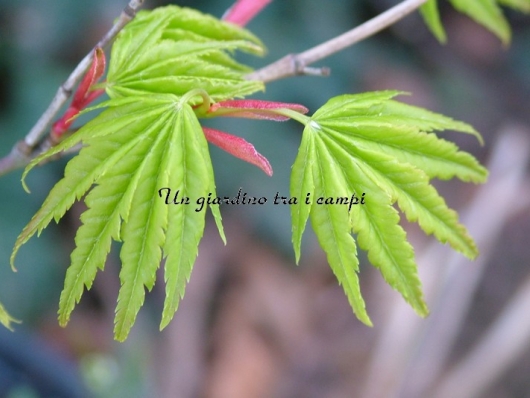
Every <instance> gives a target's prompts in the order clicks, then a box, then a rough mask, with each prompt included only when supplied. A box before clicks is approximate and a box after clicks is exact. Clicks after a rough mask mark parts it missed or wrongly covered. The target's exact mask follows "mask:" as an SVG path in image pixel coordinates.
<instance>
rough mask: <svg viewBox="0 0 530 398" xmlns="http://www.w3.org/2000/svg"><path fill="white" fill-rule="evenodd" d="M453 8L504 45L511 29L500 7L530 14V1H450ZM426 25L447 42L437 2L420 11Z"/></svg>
mask: <svg viewBox="0 0 530 398" xmlns="http://www.w3.org/2000/svg"><path fill="white" fill-rule="evenodd" d="M450 2H451V4H452V5H453V7H454V8H455V9H456V10H457V11H459V12H461V13H463V14H466V15H467V16H468V17H470V18H471V19H473V20H474V21H475V22H477V23H479V24H480V25H482V26H484V27H485V28H486V29H488V30H489V31H491V32H492V33H493V34H495V35H496V36H497V37H498V38H499V39H501V41H502V42H503V43H504V44H508V43H509V42H510V38H511V29H510V25H509V24H508V21H507V20H506V18H505V17H504V15H503V13H502V10H501V7H500V6H507V7H510V8H513V9H515V10H518V11H521V12H527V13H528V12H530V1H529V0H450ZM420 11H421V14H422V16H423V18H424V20H425V23H426V24H427V26H428V27H429V29H430V30H431V32H432V33H433V34H434V36H435V37H436V38H437V39H438V40H439V41H440V42H445V41H446V34H445V30H444V28H443V25H442V23H441V21H440V14H439V12H438V5H437V0H429V1H427V2H426V3H425V4H424V5H423V6H422V7H421V9H420Z"/></svg>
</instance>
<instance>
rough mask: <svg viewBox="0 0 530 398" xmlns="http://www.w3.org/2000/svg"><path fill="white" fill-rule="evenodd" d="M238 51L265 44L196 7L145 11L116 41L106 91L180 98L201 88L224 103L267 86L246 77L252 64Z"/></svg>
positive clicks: (114, 94)
mask: <svg viewBox="0 0 530 398" xmlns="http://www.w3.org/2000/svg"><path fill="white" fill-rule="evenodd" d="M233 50H242V51H246V52H250V53H254V54H261V53H262V52H263V47H262V46H261V43H260V42H259V40H258V39H256V38H255V37H254V36H253V35H251V34H250V33H249V32H247V31H246V30H244V29H242V28H239V27H236V26H234V25H232V24H228V23H225V22H222V21H219V20H217V19H215V18H213V17H211V16H208V15H204V14H201V13H199V12H197V11H194V10H190V9H187V8H179V7H176V6H167V7H162V8H159V9H157V10H155V11H151V12H147V11H143V12H141V13H139V15H138V16H137V18H135V20H134V21H133V22H131V23H130V24H128V25H127V26H126V27H125V29H124V30H123V31H122V32H120V34H119V35H118V38H117V39H116V42H115V43H114V45H113V48H112V54H111V60H112V62H111V65H110V67H109V73H108V77H107V83H106V89H107V93H108V94H109V96H110V97H112V98H114V97H119V96H123V95H141V94H142V93H145V92H148V93H171V94H175V95H179V96H181V95H184V94H185V93H187V92H188V91H190V90H193V89H197V88H201V89H204V90H206V91H207V92H208V94H209V95H210V96H211V97H212V98H213V99H214V100H216V101H219V100H225V99H231V98H234V97H238V96H245V95H248V94H251V93H253V92H256V91H259V90H262V89H263V84H262V83H261V82H257V81H250V80H246V79H245V78H244V75H245V73H248V72H249V70H250V68H247V67H245V66H243V65H241V64H239V63H237V62H236V61H235V60H233V59H232V58H231V57H230V55H229V53H228V52H229V51H233Z"/></svg>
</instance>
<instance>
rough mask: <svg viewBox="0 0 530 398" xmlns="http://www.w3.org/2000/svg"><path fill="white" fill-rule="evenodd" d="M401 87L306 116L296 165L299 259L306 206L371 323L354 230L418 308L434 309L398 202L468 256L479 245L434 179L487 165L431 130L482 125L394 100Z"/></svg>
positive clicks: (468, 174)
mask: <svg viewBox="0 0 530 398" xmlns="http://www.w3.org/2000/svg"><path fill="white" fill-rule="evenodd" d="M397 94H398V92H391V91H386V92H375V93H364V94H357V95H344V96H340V97H336V98H333V99H331V100H330V101H328V103H326V104H325V105H324V106H323V107H321V108H320V109H319V110H318V111H317V112H315V114H314V115H313V117H312V118H311V121H310V122H309V123H307V125H306V127H305V129H304V134H303V138H302V144H301V148H300V151H299V154H298V156H297V159H296V161H295V163H294V165H293V170H292V174H291V196H294V197H298V198H301V200H299V201H298V203H297V204H296V205H293V206H292V207H291V216H292V224H293V246H294V250H295V254H296V257H297V260H298V257H299V251H300V240H301V235H302V232H303V229H304V226H305V223H306V220H307V214H308V213H309V214H310V217H311V224H312V226H313V229H314V230H315V233H316V235H317V237H318V239H319V242H320V244H321V246H322V247H323V248H324V250H325V252H326V253H327V256H328V261H329V263H330V265H331V267H332V269H333V272H334V273H335V275H336V276H337V278H338V279H339V282H340V283H341V284H342V285H343V287H344V289H345V291H346V294H347V296H348V299H349V301H350V303H351V305H352V307H353V309H354V311H355V313H356V315H357V316H358V317H359V319H360V320H362V321H363V322H364V323H367V324H369V318H368V315H367V314H366V312H365V309H364V302H363V301H362V297H361V295H360V291H359V288H358V283H357V276H356V272H357V271H358V260H357V258H356V247H355V243H354V240H353V237H352V236H351V233H352V232H353V233H356V234H357V239H358V244H359V246H360V247H361V248H362V249H363V250H366V251H367V252H368V259H369V260H370V262H371V263H372V264H373V265H374V266H376V267H377V268H378V269H379V270H380V271H381V273H382V275H383V277H384V278H385V280H386V281H387V282H388V283H389V284H390V285H391V286H392V287H394V288H395V289H396V290H397V291H399V292H400V293H401V294H402V296H403V297H404V298H405V300H406V301H407V302H409V303H410V305H411V306H412V307H413V308H414V309H415V310H416V311H417V312H418V313H419V314H420V315H426V314H427V312H428V310H427V306H426V305H425V302H424V300H423V296H422V292H421V288H420V282H419V278H418V275H417V269H416V264H415V261H414V253H413V249H412V247H411V246H410V244H409V243H408V242H407V240H406V234H405V231H404V230H403V229H402V228H401V227H400V226H399V215H398V213H397V211H396V210H395V209H394V204H395V203H397V205H398V206H399V208H400V209H401V211H403V212H404V213H405V215H406V216H407V218H408V220H409V221H413V222H418V224H419V225H420V227H421V228H422V229H423V230H424V231H425V232H426V233H427V234H431V233H432V234H434V236H435V237H436V238H437V239H438V240H439V241H441V242H443V243H445V242H447V243H449V244H450V245H451V247H453V249H455V250H457V251H459V252H461V253H463V254H464V255H466V256H468V257H470V258H474V257H476V255H477V254H478V252H477V249H476V246H475V244H474V242H473V240H472V238H471V237H470V236H469V235H468V233H467V231H466V229H465V227H464V226H462V225H461V224H459V222H458V217H457V214H456V212H454V211H453V210H451V209H449V208H448V207H447V205H446V204H445V201H444V200H443V198H441V197H440V196H439V194H438V193H437V192H436V189H435V188H434V187H433V186H432V185H430V184H429V179H430V178H432V177H441V178H451V177H454V176H456V177H458V178H460V179H462V180H464V181H473V182H483V181H485V179H486V177H487V171H486V170H485V169H484V168H483V167H482V166H480V165H479V164H478V162H477V161H476V160H475V159H474V158H473V157H472V156H471V155H469V154H466V153H464V152H460V151H458V149H457V148H456V146H455V145H454V144H451V143H449V142H447V141H445V140H443V139H440V138H437V137H436V136H435V135H434V134H432V133H429V132H430V131H434V130H443V129H453V130H457V131H462V132H465V133H471V134H477V133H476V132H475V131H474V130H473V129H472V128H471V127H470V126H468V125H466V124H465V123H461V122H456V121H453V120H451V119H449V118H446V117H444V116H442V115H438V114H435V113H432V112H428V111H425V110H422V109H420V108H417V107H412V106H410V105H405V104H401V103H399V102H396V101H394V100H392V98H393V97H394V96H395V95H397ZM306 197H307V198H311V200H309V201H305V200H303V198H306ZM345 220H349V222H345Z"/></svg>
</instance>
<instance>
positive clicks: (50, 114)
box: [0, 0, 144, 175]
mask: <svg viewBox="0 0 530 398" xmlns="http://www.w3.org/2000/svg"><path fill="white" fill-rule="evenodd" d="M143 3H144V0H130V1H129V4H127V6H126V7H125V8H124V9H123V11H122V12H121V14H120V16H119V17H118V20H117V21H116V23H115V24H114V25H113V26H112V28H111V29H110V30H109V31H108V32H107V33H106V34H105V36H103V38H102V39H101V40H100V41H99V42H98V43H97V44H96V45H95V46H94V48H96V47H101V48H105V47H106V46H107V45H108V44H109V43H110V42H112V40H114V38H115V37H116V35H117V34H118V33H119V32H120V31H121V30H122V29H123V27H124V26H125V25H127V24H128V23H129V22H130V21H131V20H132V19H133V18H134V17H135V15H136V12H137V10H138V9H139V8H140V7H141V6H142V4H143ZM93 54H94V50H91V51H90V52H89V53H88V54H87V55H86V56H85V57H84V58H83V59H82V60H81V62H80V63H79V65H77V67H76V68H75V69H74V71H73V72H72V73H71V74H70V76H69V77H68V79H66V81H65V82H64V83H63V84H62V85H61V86H60V87H59V89H58V90H57V93H56V94H55V97H54V98H53V100H52V101H51V103H50V105H49V106H48V109H46V111H45V112H44V113H43V114H42V116H41V117H40V118H39V120H38V121H37V123H36V124H35V126H33V128H32V129H31V130H30V132H29V133H28V134H27V135H26V138H24V140H22V141H19V142H18V143H17V145H15V146H14V147H13V149H12V150H11V152H10V153H9V155H7V156H6V157H4V158H2V159H0V175H2V174H6V173H8V172H9V171H12V170H15V169H18V168H20V167H23V166H25V165H26V164H28V163H29V161H30V160H31V159H32V158H33V157H34V155H35V152H36V151H35V149H36V147H37V146H38V144H39V142H40V140H41V138H42V136H43V135H44V134H45V132H46V130H47V129H48V127H49V126H50V124H51V123H52V121H53V119H54V118H55V116H56V115H57V113H58V112H59V110H60V109H61V108H62V106H63V105H64V104H65V103H66V101H67V100H68V98H69V97H70V96H71V95H72V91H73V89H74V87H75V85H76V84H77V82H78V81H79V80H80V79H81V77H82V76H83V75H84V74H85V72H86V71H87V69H88V68H89V66H90V63H91V62H92V56H93Z"/></svg>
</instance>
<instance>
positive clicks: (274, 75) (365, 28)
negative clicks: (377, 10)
mask: <svg viewBox="0 0 530 398" xmlns="http://www.w3.org/2000/svg"><path fill="white" fill-rule="evenodd" d="M426 1H427V0H405V1H403V2H401V3H399V4H398V5H396V6H394V7H392V8H390V9H389V10H387V11H385V12H384V13H382V14H380V15H378V16H377V17H375V18H372V19H370V20H369V21H367V22H365V23H363V24H361V25H359V26H357V27H356V28H354V29H352V30H350V31H348V32H346V33H344V34H342V35H340V36H337V37H335V38H333V39H331V40H328V41H326V42H324V43H322V44H319V45H318V46H316V47H313V48H310V49H309V50H306V51H304V52H302V53H300V54H289V55H286V56H285V57H283V58H281V59H279V60H278V61H276V62H274V63H272V64H270V65H268V66H265V67H264V68H261V69H259V70H257V71H255V72H252V73H250V74H249V75H247V79H249V80H260V81H263V82H271V81H274V80H278V79H283V78H286V77H290V76H296V75H306V74H312V75H314V74H315V68H308V65H310V64H312V63H314V62H316V61H320V60H321V59H324V58H326V57H329V56H330V55H332V54H335V53H337V52H339V51H341V50H343V49H345V48H347V47H350V46H351V45H353V44H355V43H357V42H359V41H361V40H364V39H366V38H367V37H370V36H372V35H374V34H375V33H377V32H379V31H381V30H383V29H385V28H387V27H388V26H390V25H392V24H394V23H395V22H397V21H399V20H400V19H402V18H404V17H405V16H407V15H408V14H410V13H412V12H413V11H414V10H416V9H418V8H419V7H420V6H421V5H423V4H424V3H425V2H426ZM308 72H309V73H308ZM319 74H320V75H327V74H329V70H328V69H327V68H322V69H321V72H320V73H319Z"/></svg>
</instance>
